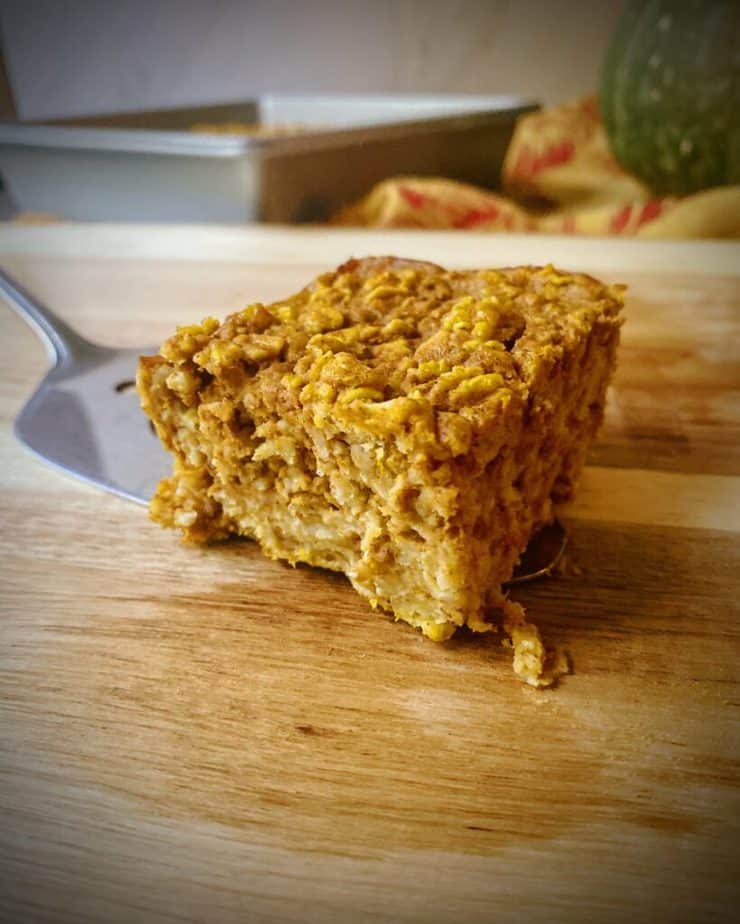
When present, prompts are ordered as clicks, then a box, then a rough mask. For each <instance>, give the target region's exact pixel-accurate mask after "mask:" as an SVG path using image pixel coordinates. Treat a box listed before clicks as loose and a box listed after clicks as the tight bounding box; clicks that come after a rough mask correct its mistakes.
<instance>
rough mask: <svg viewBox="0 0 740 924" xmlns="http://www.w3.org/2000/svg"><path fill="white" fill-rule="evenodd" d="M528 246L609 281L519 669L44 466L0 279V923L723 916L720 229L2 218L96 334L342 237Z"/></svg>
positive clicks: (728, 630) (727, 276)
mask: <svg viewBox="0 0 740 924" xmlns="http://www.w3.org/2000/svg"><path fill="white" fill-rule="evenodd" d="M373 252H376V253H377V252H395V253H400V254H404V255H413V256H419V257H424V258H429V259H435V260H438V261H439V262H442V263H446V264H448V265H456V266H471V265H496V264H506V263H512V262H540V261H548V260H551V261H553V262H555V263H561V264H564V265H565V266H568V267H570V268H574V269H585V270H589V271H595V272H598V273H601V274H602V275H603V276H605V277H606V278H609V279H611V280H614V281H617V280H618V281H624V282H626V283H628V284H629V286H630V294H629V300H628V306H627V323H626V326H625V328H624V335H623V346H622V348H621V358H620V366H619V372H618V375H617V378H616V383H615V386H614V388H613V391H612V393H611V397H610V400H609V405H608V415H607V420H606V424H605V426H604V429H603V431H602V435H601V437H600V440H599V443H598V445H597V446H596V447H595V448H594V449H593V451H592V453H591V457H590V463H591V464H590V467H589V468H588V470H587V473H586V476H585V479H584V484H583V488H582V491H581V493H580V495H579V498H578V500H577V501H576V502H575V503H574V504H573V505H572V506H571V508H570V509H569V510H568V511H566V514H565V516H566V521H567V524H568V528H569V531H570V534H571V537H572V554H571V562H572V564H573V565H575V566H577V567H576V568H571V569H569V570H568V572H567V573H566V574H565V575H564V576H561V577H559V578H557V579H552V580H548V581H544V582H541V583H538V584H536V585H530V586H529V587H526V588H524V587H523V588H521V589H519V590H517V591H516V594H515V595H514V596H515V599H518V600H521V601H522V602H523V603H524V604H525V605H526V607H527V608H528V610H529V612H530V614H531V616H532V618H533V619H535V620H536V621H537V622H538V623H539V625H540V626H541V628H542V630H543V632H544V634H545V636H546V638H547V639H548V640H549V641H550V642H552V643H557V644H559V645H562V646H564V647H565V648H566V649H567V650H568V651H569V652H570V654H571V657H572V661H573V664H574V673H573V674H572V675H571V676H569V677H567V678H565V680H564V681H563V682H561V684H560V685H559V687H558V688H557V689H554V690H549V691H537V690H533V689H530V688H527V687H524V686H522V685H520V684H519V683H517V681H516V680H515V678H514V676H513V674H512V672H511V667H510V659H509V655H508V654H507V653H506V652H505V650H503V649H502V648H501V647H500V645H498V644H497V642H496V640H495V639H494V638H492V637H484V638H469V637H460V638H459V640H458V639H455V640H453V641H452V642H451V643H448V644H446V645H435V644H433V643H431V642H428V641H425V640H424V639H423V638H422V637H421V636H420V635H419V634H418V633H417V632H415V631H414V630H412V629H410V628H408V627H406V626H405V625H396V624H394V623H393V622H392V620H391V619H389V618H387V617H385V616H383V615H379V614H377V613H373V612H371V611H370V609H369V607H368V606H367V605H366V604H365V603H364V602H363V601H362V600H361V599H360V598H359V597H358V596H356V594H355V593H354V592H353V591H352V589H351V588H350V586H349V584H348V583H346V582H345V580H344V579H343V578H340V577H337V576H332V575H329V574H326V573H323V572H320V571H314V570H310V569H308V568H298V569H295V570H292V569H290V568H288V567H285V566H283V565H281V564H278V563H275V562H271V561H267V560H265V559H264V558H263V557H262V556H261V554H260V552H259V550H258V549H257V547H256V546H255V545H253V544H250V543H234V544H227V545H226V546H222V547H218V548H213V549H205V550H197V549H196V550H194V549H192V548H185V547H183V546H181V545H179V544H178V542H177V539H176V537H175V536H174V535H173V534H171V533H168V532H165V531H163V530H160V529H159V528H158V527H156V526H154V525H153V524H151V523H150V522H149V521H148V520H147V518H146V516H145V513H144V511H143V509H142V508H140V507H137V506H135V505H133V504H129V503H126V502H125V501H122V500H119V499H117V498H115V497H112V496H108V495H104V494H101V493H98V492H96V491H95V490H93V489H91V488H89V487H86V486H85V485H83V484H81V483H78V482H76V481H74V480H72V479H70V478H67V477H64V476H63V475H61V474H58V473H57V472H55V471H53V470H52V469H50V468H47V467H45V466H43V465H42V464H40V463H39V462H37V461H35V460H34V459H33V458H32V457H31V456H30V455H29V454H28V453H27V452H26V451H25V450H23V449H22V448H21V447H20V446H19V445H18V444H17V443H16V442H15V441H14V439H13V437H12V435H11V423H12V420H13V418H14V416H15V414H16V413H17V412H18V410H19V409H20V407H21V405H22V403H23V401H24V399H25V398H26V397H27V396H28V395H29V393H30V391H31V389H32V386H33V385H34V384H35V382H36V381H37V380H38V378H39V377H40V376H41V374H42V373H43V371H44V368H45V363H46V360H45V357H44V353H43V350H42V348H41V345H40V343H38V342H37V340H36V339H35V337H34V335H33V334H32V333H31V331H30V330H29V329H28V328H27V327H26V326H25V325H24V324H23V323H22V322H21V321H20V320H18V318H16V317H15V316H14V315H13V314H11V313H10V311H9V310H7V309H6V308H5V307H4V306H3V308H2V309H0V344H1V345H2V346H1V349H2V357H3V359H2V363H3V369H2V392H1V394H0V412H1V414H2V432H1V434H0V466H1V469H0V470H1V471H2V499H1V500H0V505H1V506H0V517H1V518H2V527H1V535H0V544H1V546H2V558H1V559H0V569H1V570H0V583H1V584H2V614H1V618H0V665H1V671H2V672H1V674H0V694H1V709H2V712H1V713H0V715H1V721H2V725H1V726H0V729H1V730H2V738H1V743H0V749H1V750H2V754H1V757H0V772H1V774H2V776H1V777H0V779H2V785H1V786H0V813H1V814H0V818H1V819H2V821H0V850H1V855H0V918H1V919H2V920H3V921H13V922H27V921H49V922H52V921H54V922H59V921H65V922H66V921H70V922H75V924H84V922H109V921H113V922H119V921H120V922H127V924H128V922H139V921H141V922H171V921H202V922H211V921H214V922H232V921H233V922H236V921H239V922H241V921H248V922H262V921H265V922H268V921H269V922H323V921H339V922H353V924H354V922H378V921H388V922H394V924H401V922H412V921H413V922H416V921H428V922H450V924H474V922H520V921H525V922H540V921H542V922H553V921H568V922H581V921H583V922H601V921H614V922H618V921H619V922H621V921H625V920H632V921H651V922H667V921H687V922H688V921H692V922H694V921H715V920H716V921H721V920H727V919H729V918H730V916H731V908H732V907H736V908H737V903H738V900H739V898H740V890H739V889H738V852H739V848H740V842H739V838H738V811H739V809H740V799H739V798H738V757H739V756H740V747H739V739H740V735H739V731H740V729H739V724H738V704H739V702H740V691H739V689H738V680H739V679H740V672H739V671H738V653H739V649H738V635H739V631H740V630H739V626H738V587H739V585H740V550H739V547H738V530H739V529H740V477H739V476H740V439H739V437H740V401H739V400H738V398H739V390H740V376H739V375H738V342H739V339H738V327H739V323H738V322H739V321H740V248H739V247H738V246H737V245H734V244H708V243H695V244H677V243H670V244H668V243H666V244H659V243H637V242H633V241H600V240H584V241H579V240H573V239H567V238H556V237H552V238H545V237H519V236H515V235H512V236H495V235H484V234H447V233H438V234H437V233H421V234H420V233H406V232H397V233H391V234H378V233H375V232H333V233H327V232H324V231H317V230H306V231H288V230H279V229H278V230H274V229H273V230H266V229H262V230H260V229H255V228H246V229H242V230H233V229H232V230H230V229H219V228H212V229H209V228H170V229H167V228H126V227H105V226H100V227H95V226H74V225H68V226H64V225H60V226H57V227H37V228H13V227H9V226H7V227H4V228H2V229H1V230H0V258H1V260H2V262H3V263H4V264H5V265H6V266H7V267H8V268H9V269H10V270H11V271H12V272H14V273H15V274H16V275H17V276H18V277H19V278H20V279H21V280H22V281H23V282H24V283H25V284H26V285H27V286H28V287H29V288H30V289H31V290H33V291H34V292H36V293H37V294H38V295H39V296H41V297H42V298H43V299H45V300H46V301H47V302H48V303H50V304H51V305H53V306H54V307H55V308H57V309H58V311H59V313H60V314H61V315H62V316H63V317H65V318H66V319H68V320H69V321H70V322H71V323H73V324H74V325H76V326H77V327H78V329H79V330H80V331H81V332H82V333H84V334H86V335H88V336H89V337H91V338H93V339H99V340H101V341H103V342H108V343H115V344H118V345H130V346H131V345H137V344H144V343H151V342H156V341H157V340H158V339H160V338H163V337H164V336H166V335H167V334H168V333H169V332H170V331H171V330H172V328H173V326H174V324H175V323H176V322H187V321H191V320H195V319H198V318H199V317H200V316H202V315H204V314H207V313H213V314H216V315H224V314H225V313H226V312H228V311H231V310H234V309H236V308H239V307H240V306H242V305H243V304H245V303H246V302H247V301H253V300H256V299H271V298H274V297H278V296H280V295H284V294H286V293H287V292H290V291H291V290H293V289H294V288H296V287H298V286H300V285H301V284H302V283H303V282H304V281H306V280H307V279H308V278H310V277H311V276H312V275H313V274H314V273H315V272H316V271H318V270H319V269H323V268H327V267H329V266H331V265H333V264H335V263H336V262H337V261H339V260H340V259H343V258H345V257H347V256H349V255H350V254H356V255H362V254H364V253H373Z"/></svg>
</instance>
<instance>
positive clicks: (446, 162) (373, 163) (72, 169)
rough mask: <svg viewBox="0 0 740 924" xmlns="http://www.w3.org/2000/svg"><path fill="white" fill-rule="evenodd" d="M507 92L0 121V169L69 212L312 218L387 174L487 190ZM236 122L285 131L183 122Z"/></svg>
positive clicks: (503, 139) (512, 111) (516, 108)
mask: <svg viewBox="0 0 740 924" xmlns="http://www.w3.org/2000/svg"><path fill="white" fill-rule="evenodd" d="M535 108H536V106H535V105H534V104H532V103H528V102H526V101H524V100H523V99H521V98H519V97H515V96H434V97H432V96H364V95H359V96H272V95H271V96H262V97H260V98H258V99H254V100H249V101H247V102H244V103H235V104H230V105H220V106H201V107H197V108H188V109H169V110H161V111H156V112H143V113H125V114H118V115H112V116H98V117H94V118H86V119H74V120H66V121H60V122H54V123H49V122H47V123H44V124H40V123H39V124H35V123H20V122H2V123H0V173H1V174H2V177H3V179H4V182H5V186H6V188H7V190H8V192H9V194H10V196H11V198H12V200H13V203H14V205H15V206H16V207H17V208H18V209H19V210H21V211H30V212H51V213H53V214H57V215H60V216H62V217H64V218H68V219H73V220H82V221H84V220H100V221H163V222H167V221H183V222H192V221H196V222H197V221H208V222H225V223H233V222H245V221H265V222H301V221H304V222H305V221H322V220H325V219H326V218H328V217H329V216H330V215H331V214H332V213H333V212H334V211H335V210H336V209H338V208H340V207H341V206H342V205H345V204H347V203H348V202H351V201H352V200H354V199H357V198H359V197H360V196H362V195H363V194H364V193H366V192H367V191H368V190H369V189H370V188H371V187H372V186H373V184H375V183H377V182H378V181H380V180H383V179H385V178H386V177H389V176H394V175H403V174H415V175H424V176H446V177H451V178H454V179H459V180H465V181H467V182H469V183H475V184H478V185H480V186H485V187H489V188H495V187H496V185H497V184H498V181H499V175H500V172H501V165H502V163H503V159H504V155H505V153H506V148H507V145H508V143H509V139H510V137H511V133H512V131H513V128H514V123H515V121H516V118H517V116H519V115H520V114H522V113H523V112H527V111H530V110H532V109H535ZM203 123H209V124H222V123H242V124H246V125H257V126H261V127H262V128H263V129H264V128H267V129H270V128H271V127H276V126H278V127H279V126H293V127H299V128H300V131H297V132H295V133H294V134H276V135H274V136H271V135H270V134H269V133H268V134H265V135H260V134H254V135H237V134H221V133H209V132H202V131H193V130H192V128H193V127H194V126H196V125H199V124H203Z"/></svg>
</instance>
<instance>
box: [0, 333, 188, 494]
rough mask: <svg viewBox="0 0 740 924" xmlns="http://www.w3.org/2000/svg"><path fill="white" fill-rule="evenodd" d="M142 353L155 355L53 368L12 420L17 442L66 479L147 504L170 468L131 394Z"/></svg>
mask: <svg viewBox="0 0 740 924" xmlns="http://www.w3.org/2000/svg"><path fill="white" fill-rule="evenodd" d="M147 352H149V353H156V352H157V349H156V348H152V349H151V350H149V351H147V350H146V349H144V350H115V351H114V350H105V349H102V348H101V349H99V350H96V351H95V353H94V354H91V355H90V356H89V357H86V358H85V361H84V362H83V363H79V362H75V363H74V364H71V365H62V366H58V367H56V368H54V369H53V370H52V371H51V372H50V373H49V374H48V375H47V376H46V378H45V379H44V380H43V381H42V382H41V384H40V385H39V387H38V388H37V389H36V391H35V393H34V394H33V396H32V397H31V399H30V400H29V401H28V403H27V404H26V406H25V407H24V408H23V410H22V411H21V413H20V415H19V416H18V418H17V419H16V422H15V434H16V436H17V437H18V439H19V440H20V441H21V442H22V443H24V444H25V445H26V446H27V447H28V448H29V449H30V450H32V451H33V452H34V453H35V454H36V455H37V456H39V457H40V458H41V459H42V460H43V461H45V462H48V463H49V464H51V465H53V466H55V467H56V468H59V469H61V470H62V471H64V472H66V473H67V474H69V475H73V476H74V477H76V478H80V479H82V480H83V481H85V482H88V483H89V484H93V485H96V486H97V487H100V488H103V489H104V490H106V491H110V492H112V493H114V494H117V495H119V496H121V497H125V498H128V499H129V500H133V501H136V502H138V503H141V504H145V503H147V502H148V500H149V498H150V497H151V496H152V494H153V493H154V490H155V488H156V486H157V483H158V481H159V480H160V478H162V477H164V476H165V475H167V474H168V472H169V471H170V470H171V467H172V466H171V458H170V457H169V456H168V454H167V452H166V451H165V450H164V448H163V447H162V444H161V443H160V441H159V439H158V438H157V437H156V436H155V435H154V433H153V432H152V429H151V427H150V425H149V421H148V420H147V418H146V417H145V416H144V414H143V412H142V410H141V408H140V406H139V401H138V397H137V394H136V391H135V390H134V387H133V383H134V378H135V376H136V364H137V362H138V358H139V356H140V355H142V354H145V353H147Z"/></svg>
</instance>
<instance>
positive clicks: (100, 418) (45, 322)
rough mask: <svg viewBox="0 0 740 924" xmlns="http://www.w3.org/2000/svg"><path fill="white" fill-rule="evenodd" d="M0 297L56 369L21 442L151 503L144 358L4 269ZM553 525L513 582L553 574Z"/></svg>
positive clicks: (163, 467) (158, 461)
mask: <svg viewBox="0 0 740 924" xmlns="http://www.w3.org/2000/svg"><path fill="white" fill-rule="evenodd" d="M0 291H2V293H3V294H4V295H5V297H6V299H7V301H8V302H9V304H10V305H11V307H12V308H14V309H15V310H16V311H17V312H18V314H19V315H20V316H21V317H22V318H24V320H26V321H28V323H29V324H30V325H31V327H32V328H33V329H34V330H35V331H36V333H37V334H38V335H39V336H40V337H41V340H42V341H43V342H44V345H45V346H46V350H47V353H48V354H49V359H50V360H51V362H52V367H51V369H50V370H49V372H47V374H46V376H45V377H44V379H43V380H42V381H41V384H40V385H39V386H38V388H37V389H36V391H35V392H34V393H33V395H32V396H31V398H30V400H29V401H28V403H27V404H26V405H25V407H24V408H23V410H22V411H21V413H20V414H19V415H18V418H17V419H16V421H15V427H14V432H15V435H16V436H17V437H18V439H19V440H20V441H21V442H22V443H24V444H25V445H26V446H27V447H28V448H29V449H30V450H31V451H32V452H33V453H35V454H36V455H37V456H38V457H39V458H40V459H42V460H43V461H44V462H48V463H50V464H51V465H53V466H55V467H56V468H59V469H61V470H62V471H64V472H66V473H67V474H69V475H74V476H75V477H76V478H81V479H82V480H83V481H87V482H88V483H90V484H93V485H95V486H96V487H99V488H103V489H104V490H106V491H110V492H112V493H113V494H118V495H119V496H120V497H125V498H128V499H129V500H132V501H136V502H137V503H139V504H146V503H148V501H149V498H150V497H151V496H152V494H153V493H154V490H155V488H156V486H157V483H158V481H159V479H160V478H163V477H164V476H165V475H167V474H169V472H170V471H171V469H172V460H171V458H170V456H169V455H168V454H167V453H166V452H165V450H164V448H163V447H162V444H161V443H160V441H159V439H158V438H157V437H156V436H155V435H154V433H153V431H152V428H151V426H150V425H149V421H148V420H147V418H146V417H145V416H144V414H143V412H142V410H141V408H140V407H139V401H138V398H137V395H136V392H135V390H134V387H133V386H134V379H135V377H136V365H137V362H138V359H139V356H142V355H152V354H154V353H157V352H158V350H159V347H142V348H141V349H128V350H113V349H110V348H109V347H104V346H99V345H98V344H96V343H90V341H89V340H85V339H84V337H81V336H80V335H79V334H78V333H76V332H75V331H74V330H72V328H71V327H69V326H68V325H67V324H65V323H64V321H62V320H61V319H60V318H58V317H57V316H56V315H55V314H54V313H53V312H52V311H51V310H50V309H49V308H46V307H45V306H44V305H41V304H40V303H39V302H38V301H36V299H34V298H33V297H32V296H31V295H30V294H29V293H28V292H26V291H25V289H23V287H22V286H20V285H19V284H18V283H17V282H15V281H14V280H13V279H11V277H10V276H9V275H8V274H7V273H6V272H4V271H3V270H2V269H0ZM566 541H567V540H566V536H565V530H564V529H563V527H562V526H561V525H560V523H559V522H558V521H557V520H556V521H555V522H554V523H553V524H552V525H551V526H547V527H545V529H543V530H542V531H541V532H540V533H539V534H538V535H537V536H536V537H535V538H534V539H533V540H532V541H531V542H530V543H529V545H528V546H527V548H526V549H525V551H524V553H523V555H522V558H521V562H520V564H519V566H518V568H517V569H516V570H515V572H514V575H513V577H512V579H511V581H509V583H510V584H518V583H523V582H524V581H531V580H534V578H537V577H542V576H543V575H546V574H549V573H550V572H551V571H552V569H553V568H554V567H555V565H556V564H557V562H558V560H559V559H560V557H561V555H562V553H563V550H564V549H565V545H566Z"/></svg>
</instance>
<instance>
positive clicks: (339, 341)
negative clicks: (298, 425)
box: [161, 257, 622, 454]
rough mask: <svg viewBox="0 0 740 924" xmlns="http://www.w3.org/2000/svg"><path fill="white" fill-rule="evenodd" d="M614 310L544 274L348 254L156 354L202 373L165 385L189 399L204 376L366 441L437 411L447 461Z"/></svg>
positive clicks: (582, 280) (579, 280)
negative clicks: (287, 293)
mask: <svg viewBox="0 0 740 924" xmlns="http://www.w3.org/2000/svg"><path fill="white" fill-rule="evenodd" d="M621 304H622V298H621V291H620V287H618V286H612V287H609V286H605V285H603V284H602V283H600V282H598V281H597V280H595V279H593V278H591V277H590V276H586V275H583V274H572V273H566V272H562V271H559V270H556V269H555V268H554V267H552V266H545V267H518V268H515V269H498V270H492V269H482V270H472V271H448V270H444V269H442V268H441V267H439V266H435V265H434V264H431V263H421V262H418V261H406V260H400V259H396V258H392V257H376V258H367V259H364V260H350V261H349V262H347V263H345V264H344V265H342V266H340V267H339V268H338V269H337V270H334V271H332V272H327V273H324V274H323V275H321V276H319V277H318V278H317V279H316V280H314V282H312V283H311V284H310V285H309V286H308V287H307V288H305V289H303V290H302V291H301V292H299V293H297V294H296V295H293V296H291V297H289V298H286V299H284V300H282V301H279V302H275V303H274V304H271V305H267V306H266V305H263V304H260V303H256V304H252V305H249V306H248V307H246V308H245V309H244V310H243V311H240V312H238V313H237V314H233V315H232V316H231V317H229V318H228V319H227V320H226V321H225V322H224V323H223V324H221V325H219V323H218V322H217V321H216V320H214V319H212V318H207V319H206V320H204V321H203V322H202V324H199V325H190V326H187V327H181V328H179V329H178V331H177V333H176V334H175V335H174V336H173V337H171V338H170V339H169V340H168V341H166V342H165V344H164V345H163V347H162V350H161V353H162V356H163V357H164V358H165V359H166V360H168V361H169V362H171V363H176V364H178V365H183V364H186V365H187V366H188V368H189V370H190V371H196V372H197V373H199V374H200V375H201V379H200V380H197V378H196V380H195V381H193V379H192V376H188V383H187V387H185V388H183V389H180V388H178V387H177V384H178V383H177V382H175V381H173V382H172V383H169V382H168V384H170V385H171V387H174V390H176V391H178V392H180V396H181V398H182V399H183V400H184V401H185V402H186V403H190V400H193V401H194V400H195V393H196V391H198V390H199V389H200V387H202V386H206V385H207V383H208V381H209V380H210V377H211V376H214V377H217V378H218V379H219V381H222V382H223V381H226V382H233V390H234V391H235V392H237V391H239V390H240V389H243V388H244V387H245V385H246V384H247V383H248V382H254V381H255V380H258V381H259V388H260V391H261V394H262V397H263V399H267V400H268V402H269V403H272V404H273V405H274V406H275V408H276V409H277V410H278V411H280V412H282V413H283V414H289V412H290V411H291V410H293V411H295V410H300V411H302V412H303V413H304V414H306V413H308V414H309V415H310V416H311V417H312V420H313V422H314V423H315V424H316V425H318V426H322V425H324V424H326V423H327V422H328V421H331V422H333V423H335V424H337V425H339V426H342V425H350V426H355V427H360V428H362V429H365V430H367V431H369V432H371V433H374V434H376V435H382V434H383V433H392V432H394V431H396V432H397V431H398V428H399V427H403V426H404V425H406V424H407V423H408V422H409V420H410V419H411V418H428V417H429V415H430V414H432V415H437V418H438V419H437V423H436V424H435V426H436V429H437V432H438V433H439V429H440V424H439V419H440V415H441V419H442V420H443V421H445V423H444V426H443V428H442V429H443V430H444V431H445V433H444V434H443V438H444V439H445V440H446V441H447V442H448V444H449V446H450V449H451V451H452V452H453V454H455V453H456V452H463V451H465V444H466V443H469V440H470V438H471V430H472V429H474V428H475V426H476V424H477V423H480V422H481V421H484V420H485V421H490V420H491V418H492V417H495V416H497V411H499V410H501V409H503V407H505V405H506V404H507V403H508V402H509V401H510V400H512V398H513V397H514V396H518V397H520V398H526V396H527V391H528V387H529V383H530V381H531V377H532V374H533V370H534V369H535V368H536V366H537V365H538V364H539V363H540V362H541V361H542V359H543V357H546V356H547V355H548V354H550V355H555V354H557V353H558V352H559V347H561V346H563V347H564V346H567V345H568V344H569V343H572V342H573V341H574V340H576V339H579V338H582V337H583V336H584V334H586V333H588V331H590V330H591V329H592V327H593V325H594V323H595V322H596V321H597V320H598V319H599V318H600V317H607V316H609V317H614V316H616V315H617V314H618V312H619V310H620V308H621Z"/></svg>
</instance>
